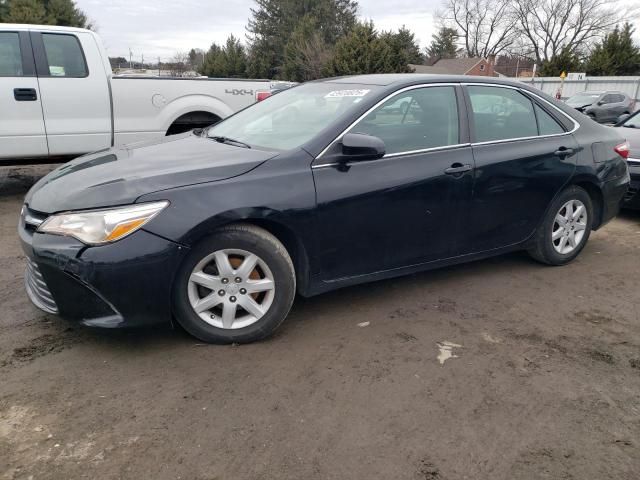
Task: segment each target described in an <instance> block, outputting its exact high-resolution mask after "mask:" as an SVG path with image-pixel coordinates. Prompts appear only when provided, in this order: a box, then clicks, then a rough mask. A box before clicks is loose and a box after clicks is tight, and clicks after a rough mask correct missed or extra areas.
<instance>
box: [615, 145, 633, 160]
mask: <svg viewBox="0 0 640 480" xmlns="http://www.w3.org/2000/svg"><path fill="white" fill-rule="evenodd" d="M629 149H630V145H629V142H627V141H625V142H624V143H621V144H620V145H616V146H615V148H614V150H615V152H616V153H617V154H618V155H620V156H621V157H622V158H625V159H626V158H629Z"/></svg>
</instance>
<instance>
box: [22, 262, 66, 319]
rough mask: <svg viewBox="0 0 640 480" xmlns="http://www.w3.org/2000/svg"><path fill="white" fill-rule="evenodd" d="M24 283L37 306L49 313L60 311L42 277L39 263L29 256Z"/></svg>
mask: <svg viewBox="0 0 640 480" xmlns="http://www.w3.org/2000/svg"><path fill="white" fill-rule="evenodd" d="M24 283H25V287H26V289H27V294H28V295H29V298H30V299H31V301H32V302H33V303H34V304H35V306H36V307H38V308H39V309H40V310H44V311H45V312H47V313H58V306H57V305H56V302H55V300H54V299H53V296H51V292H50V291H49V288H48V287H47V284H46V283H45V281H44V278H42V273H40V269H39V268H38V265H37V264H36V263H35V262H34V261H33V260H31V259H29V258H27V269H26V270H25V272H24Z"/></svg>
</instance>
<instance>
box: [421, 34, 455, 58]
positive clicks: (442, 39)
mask: <svg viewBox="0 0 640 480" xmlns="http://www.w3.org/2000/svg"><path fill="white" fill-rule="evenodd" d="M457 41H458V31H457V30H456V29H455V28H449V27H440V30H438V33H434V34H433V39H432V40H431V44H430V45H429V46H428V47H427V57H429V58H434V59H438V60H439V59H441V58H456V56H457V55H458V46H457V45H456V43H457Z"/></svg>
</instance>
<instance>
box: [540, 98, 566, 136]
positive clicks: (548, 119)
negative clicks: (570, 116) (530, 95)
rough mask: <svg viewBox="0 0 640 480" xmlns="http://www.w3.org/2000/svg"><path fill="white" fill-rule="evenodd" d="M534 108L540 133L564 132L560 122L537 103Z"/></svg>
mask: <svg viewBox="0 0 640 480" xmlns="http://www.w3.org/2000/svg"><path fill="white" fill-rule="evenodd" d="M535 109H536V117H537V118H538V129H539V130H540V135H554V134H558V133H564V128H562V127H561V126H560V124H559V123H558V122H557V121H556V120H555V118H553V117H552V116H551V115H549V114H548V113H547V112H545V111H544V110H543V109H542V108H540V107H539V106H538V105H535Z"/></svg>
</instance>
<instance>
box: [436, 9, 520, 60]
mask: <svg viewBox="0 0 640 480" xmlns="http://www.w3.org/2000/svg"><path fill="white" fill-rule="evenodd" d="M514 1H517V0H445V1H444V12H442V13H440V16H441V17H442V20H443V21H444V23H445V24H448V25H450V26H453V27H454V28H456V30H458V31H459V33H460V38H461V39H462V41H463V42H464V50H465V53H466V55H468V56H469V57H483V58H486V57H489V56H493V55H499V54H500V53H502V52H504V51H506V50H509V49H510V48H511V47H512V45H514V43H515V42H516V39H517V36H518V31H517V26H518V24H517V21H516V16H515V10H514V8H513V3H514Z"/></svg>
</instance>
